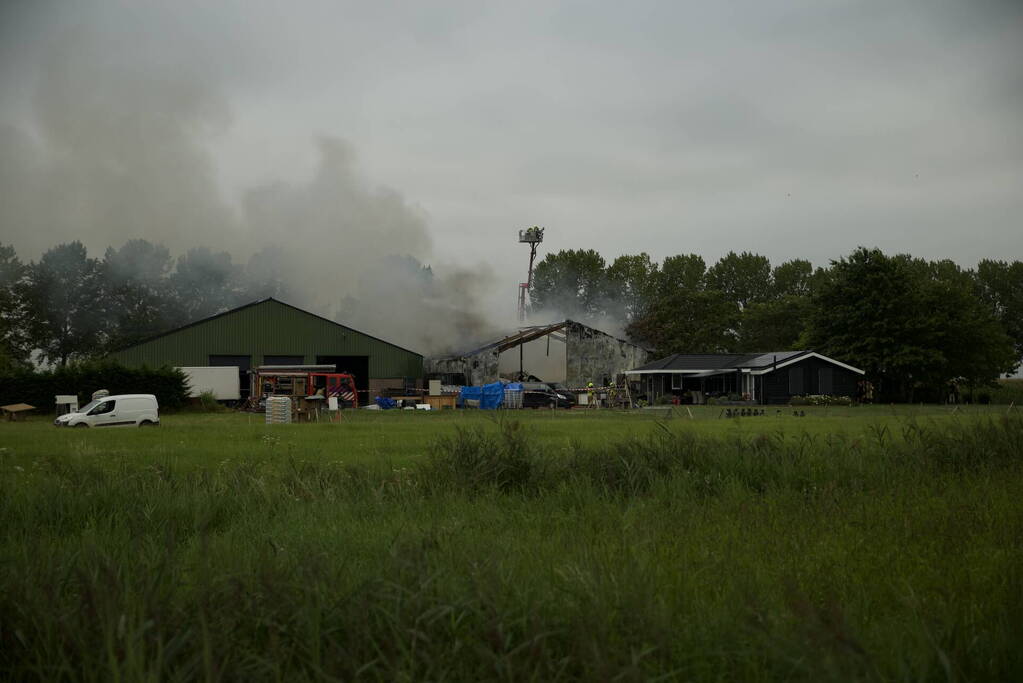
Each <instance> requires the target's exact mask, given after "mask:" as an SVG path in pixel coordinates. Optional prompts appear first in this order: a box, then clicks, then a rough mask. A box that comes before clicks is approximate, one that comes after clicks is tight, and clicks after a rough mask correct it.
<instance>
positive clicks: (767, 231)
mask: <svg viewBox="0 0 1023 683" xmlns="http://www.w3.org/2000/svg"><path fill="white" fill-rule="evenodd" d="M0 45H2V47H0V159H2V161H0V163H2V164H3V166H2V167H0V241H4V242H12V243H14V244H15V246H16V247H18V249H19V251H20V252H22V253H23V254H24V255H25V256H28V257H35V256H36V255H37V254H38V252H39V251H41V250H42V249H44V248H46V247H49V246H52V245H53V244H55V243H57V242H60V241H66V240H69V239H75V238H81V239H83V241H85V242H86V244H87V246H89V247H90V248H91V249H101V248H102V247H104V246H106V245H107V244H110V243H120V242H123V241H124V240H125V239H128V238H131V237H146V238H148V239H151V240H154V241H162V242H164V243H166V244H168V246H171V247H172V249H177V250H180V249H182V248H184V247H186V246H190V245H192V244H195V243H197V242H202V243H206V244H209V246H213V247H221V248H222V247H232V249H233V250H235V251H236V252H237V253H239V255H240V256H245V257H247V253H246V250H245V248H239V246H238V240H239V239H240V238H241V237H244V238H245V239H248V240H249V251H252V250H254V249H255V247H257V246H259V245H262V244H264V243H266V242H267V241H271V242H272V241H273V239H274V235H273V234H272V233H273V229H272V227H270V226H269V225H268V223H267V219H266V216H272V217H277V218H278V219H279V220H280V221H282V222H291V223H296V222H301V223H302V224H303V225H302V226H298V227H295V226H294V225H290V226H289V227H288V230H289V231H292V232H293V233H294V234H298V235H301V237H302V239H304V240H306V241H307V243H309V244H313V243H316V242H317V241H318V240H319V238H320V236H321V232H320V231H328V230H332V229H333V228H332V227H331V226H332V225H334V224H335V222H333V221H332V218H331V216H333V215H334V214H333V213H331V212H332V211H333V212H340V213H345V205H344V204H343V203H336V202H335V203H334V204H330V206H329V207H328V204H327V203H324V204H316V205H314V208H311V209H310V208H308V207H306V208H304V209H301V210H300V209H298V208H297V207H296V206H295V204H296V203H301V202H302V201H303V197H307V196H315V197H317V198H319V199H318V200H317V201H319V200H322V199H324V196H325V195H329V194H330V193H331V190H330V187H329V185H328V186H324V183H325V182H328V181H329V180H330V178H332V177H334V176H329V174H328V176H324V164H325V163H326V162H325V161H324V159H325V157H324V154H325V152H324V149H326V148H325V147H324V145H325V144H326V145H328V146H332V145H335V144H336V145H341V147H330V148H331V149H335V150H337V149H344V150H345V151H344V152H343V153H342V156H343V157H344V158H345V159H347V161H345V162H344V164H342V165H341V166H338V165H336V164H335V165H334V166H333V168H334V170H335V171H337V172H339V173H341V174H342V175H346V176H347V177H348V181H337V182H339V183H340V185H341V186H344V187H347V188H348V189H344V190H343V191H341V192H340V193H339V195H338V196H340V197H345V196H356V195H357V198H358V199H357V203H358V202H362V206H363V209H362V210H361V213H360V214H359V216H358V221H357V220H356V219H355V218H353V217H351V216H349V217H348V218H346V219H344V220H340V221H337V222H336V223H337V224H338V225H339V226H340V227H339V229H340V230H342V231H343V230H356V229H357V228H356V227H355V226H356V224H357V223H358V224H359V225H361V226H362V227H361V228H358V229H359V230H363V231H364V232H365V234H364V235H363V236H361V237H358V238H356V239H355V241H354V242H352V244H355V245H357V246H359V245H364V244H367V243H368V242H370V241H373V240H374V239H377V238H375V237H374V235H375V234H378V235H385V236H388V237H385V238H384V241H385V242H386V244H384V245H382V246H381V247H380V248H379V249H376V247H374V249H375V250H376V251H386V250H397V251H401V250H402V249H405V248H406V247H407V251H408V253H411V254H412V255H414V256H416V257H418V258H421V259H422V260H424V261H427V262H431V263H435V264H439V266H440V267H444V264H449V265H458V266H464V267H468V268H471V269H477V268H481V267H482V268H484V269H486V268H489V269H490V272H492V273H493V274H494V276H495V278H496V284H495V288H494V290H493V292H490V293H488V294H487V296H493V297H495V298H494V300H495V301H502V302H507V305H508V306H509V309H510V308H511V306H512V305H513V301H514V283H515V282H517V281H518V280H519V279H521V278H522V277H523V276H524V272H522V271H524V266H525V262H526V258H525V250H524V249H520V248H519V245H517V244H516V242H515V234H516V230H517V229H518V228H521V227H528V226H530V225H533V224H540V225H544V226H546V227H547V228H548V230H547V241H546V243H545V245H544V251H552V250H557V249H561V248H578V247H584V248H594V249H597V250H598V251H600V252H601V253H602V254H603V255H604V256H605V257H607V258H608V259H609V260H610V259H612V258H614V257H615V256H617V255H619V254H622V253H636V252H639V251H646V252H648V253H650V254H651V256H652V257H654V258H655V259H656V260H661V259H663V258H664V257H665V256H668V255H671V254H676V253H685V252H697V253H700V254H702V255H703V256H704V257H705V258H706V259H707V261H708V262H713V261H715V260H717V259H718V258H719V257H720V256H722V255H723V254H725V253H726V252H728V251H729V250H736V251H742V250H751V251H757V252H760V253H762V254H764V255H766V256H769V257H770V258H771V259H772V261H774V262H775V263H777V262H780V261H782V260H785V259H789V258H794V257H802V258H808V259H810V260H812V261H814V262H815V263H818V264H823V263H826V262H827V260H828V259H830V258H836V257H839V256H842V255H845V254H847V253H848V252H849V251H851V250H852V249H853V248H855V247H856V246H858V245H867V246H879V247H881V248H883V249H885V250H886V251H890V252H896V251H907V252H910V253H912V254H914V255H917V256H922V257H928V258H952V259H954V260H956V261H958V262H960V263H962V264H963V265H973V264H975V263H976V261H977V260H979V259H981V258H986V257H989V258H1005V259H1018V258H1023V225H1021V220H1020V216H1021V215H1023V135H1021V125H1020V122H1021V121H1023V3H1017V2H1010V1H1004V2H988V1H983V0H982V1H979V2H950V1H947V0H919V1H906V2H898V1H887V2H881V1H877V2H874V1H863V2H852V1H848V0H785V1H777V2H758V1H746V2H702V3H694V2H629V3H620V2H537V3H530V2H524V3H507V2H505V3H497V2H470V1H464V2H431V3H401V2H374V3H351V2H327V1H322V2H309V1H303V2H286V3H285V2H269V1H264V0H250V1H245V2H242V1H240V0H237V1H234V2H215V3H210V2H198V1H192V0H189V1H186V2H181V1H176V2H128V1H127V0H124V1H121V2H117V1H115V0H95V1H92V0H90V1H83V2H26V1H21V2H19V1H9V2H5V3H4V4H3V9H2V10H0ZM325 140H326V141H330V140H343V141H345V142H344V143H340V142H337V143H334V142H323V141H325ZM327 165H329V164H327ZM342 166H343V168H342ZM110 169H115V170H116V169H119V170H118V171H117V172H111V171H110ZM325 178H326V179H325ZM335 180H336V178H335ZM346 182H350V183H351V187H348V186H347V185H345V183H346ZM381 187H383V188H390V189H388V190H385V191H381V190H380V189H379V188H381ZM317 188H318V189H317ZM352 188H355V189H352ZM346 192H347V193H349V194H348V195H346ZM353 192H354V193H355V195H351V193H353ZM381 192H382V194H381ZM303 193H306V194H303ZM360 193H361V194H360ZM60 194H69V195H71V196H70V197H68V196H65V197H62V198H60V199H55V195H60ZM385 195H386V196H385ZM281 196H286V197H287V198H288V199H287V201H288V202H290V204H289V206H291V209H289V210H288V211H285V210H284V209H283V208H281V207H278V208H275V209H267V208H266V202H267V201H271V202H272V201H276V200H275V199H273V198H274V197H276V198H280V197H281ZM111 197H116V199H111ZM260 197H262V200H261V199H259V198H260ZM97 198H105V199H97ZM253 206H259V207H262V208H261V210H262V211H263V213H262V216H263V218H262V219H258V220H257V218H258V217H257V218H254V217H253V213H252V207H253ZM315 206H321V207H324V208H323V210H322V211H319V210H318V209H316V208H315ZM281 211H285V212H284V213H281ZM359 221H362V222H361V223H359ZM179 223H186V224H187V225H184V224H179ZM378 223H379V225H378ZM260 226H262V227H260ZM387 226H391V227H390V228H388V227H387ZM403 231H404V232H403ZM254 235H258V239H255V238H254V237H253V236H254ZM406 241H407V242H408V244H405V242H406ZM325 244H326V245H328V246H332V247H336V248H343V246H344V245H345V244H346V241H345V239H344V238H343V237H342V238H336V237H335V238H331V239H327V240H326V242H325ZM232 245H233V246H232ZM541 253H543V252H541Z"/></svg>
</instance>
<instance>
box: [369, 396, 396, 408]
mask: <svg viewBox="0 0 1023 683" xmlns="http://www.w3.org/2000/svg"><path fill="white" fill-rule="evenodd" d="M374 400H375V401H376V403H377V405H378V406H380V409H381V410H389V409H391V408H397V407H398V404H397V403H395V401H394V399H393V398H387V397H386V396H377V397H376V398H375V399H374Z"/></svg>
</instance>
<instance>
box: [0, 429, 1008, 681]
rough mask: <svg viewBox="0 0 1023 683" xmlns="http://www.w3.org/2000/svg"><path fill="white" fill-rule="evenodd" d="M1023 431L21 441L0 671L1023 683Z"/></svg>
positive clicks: (34, 674) (3, 591)
mask: <svg viewBox="0 0 1023 683" xmlns="http://www.w3.org/2000/svg"><path fill="white" fill-rule="evenodd" d="M1021 454H1023V418H1019V417H1015V416H1012V415H1008V416H1002V417H999V418H991V419H983V420H973V421H969V422H963V423H962V424H957V423H951V424H946V425H937V424H933V423H928V422H913V421H909V422H906V423H904V424H903V425H902V426H901V427H900V428H899V432H898V433H895V434H893V433H892V432H891V431H890V428H889V427H888V426H887V425H885V426H878V428H877V429H875V430H873V431H870V432H868V433H867V435H866V436H856V437H854V436H835V437H828V436H819V435H811V434H799V435H795V436H792V435H785V434H783V433H777V434H771V433H766V434H742V435H733V436H731V437H728V438H712V437H706V436H697V435H694V434H693V433H692V432H691V431H689V430H687V429H686V425H685V423H681V422H679V421H675V422H673V423H669V424H664V425H662V426H661V427H660V428H659V429H657V430H656V433H654V434H653V435H647V436H644V437H634V438H622V439H617V440H611V441H609V442H607V443H605V444H604V445H602V446H593V445H592V444H590V445H583V444H568V445H564V444H561V445H558V446H555V447H547V446H546V445H545V444H544V443H538V442H537V440H536V439H533V438H531V437H530V434H529V433H528V431H527V430H526V429H525V428H523V426H522V425H520V424H519V423H517V422H515V421H513V420H508V419H505V420H499V421H497V422H496V423H495V424H494V425H493V426H490V427H486V428H471V427H470V428H466V429H461V430H459V431H458V432H456V433H455V434H454V435H453V436H449V437H446V438H442V439H439V440H438V441H437V442H436V443H435V444H434V445H433V447H432V448H431V452H430V455H429V457H428V458H427V459H426V460H425V461H424V462H422V463H421V464H419V465H415V466H411V467H408V468H393V467H384V466H366V465H362V466H356V465H351V464H344V463H341V462H330V461H326V460H317V461H316V462H303V461H302V460H301V459H299V458H298V457H297V456H296V455H295V454H291V455H287V456H283V459H282V460H281V461H279V462H271V461H266V460H258V461H230V462H228V461H225V462H221V463H219V464H218V465H216V466H210V467H208V468H199V469H197V468H194V467H187V468H186V467H180V466H179V465H178V464H176V463H175V461H174V459H173V457H170V456H168V455H166V454H163V455H158V456H153V457H145V456H139V455H138V454H112V455H111V456H110V457H109V460H108V461H105V462H96V461H94V460H89V461H84V460H83V461H76V460H74V459H69V458H66V457H56V456H54V457H45V458H41V459H38V460H35V461H34V462H31V463H29V462H26V461H24V460H17V459H13V458H11V457H9V456H7V455H5V454H4V453H2V452H0V522H2V525H0V678H12V679H45V680H59V679H64V680H119V679H120V680H194V679H202V680H241V679H244V680H281V679H288V680H352V679H368V680H441V679H445V680H524V679H525V680H580V679H583V680H647V679H652V678H658V677H662V678H664V679H678V680H724V679H730V680H775V679H786V680H791V679H795V680H815V681H816V680H1020V679H1021V678H1023V654H1021V652H1020V649H1019V648H1018V647H1017V645H1018V642H1017V641H1018V627H1019V624H1020V622H1019V619H1020V614H1023V570H1021V567H1023V564H1021V559H1023V540H1021V539H1023V508H1021V504H1020V502H1019V501H1020V500H1023V455H1021Z"/></svg>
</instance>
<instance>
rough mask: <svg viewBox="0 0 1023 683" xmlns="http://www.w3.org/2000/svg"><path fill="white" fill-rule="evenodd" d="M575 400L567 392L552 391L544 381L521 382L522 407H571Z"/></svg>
mask: <svg viewBox="0 0 1023 683" xmlns="http://www.w3.org/2000/svg"><path fill="white" fill-rule="evenodd" d="M573 405H575V402H574V401H573V400H572V399H571V398H569V396H568V395H567V394H563V393H561V392H558V391H554V389H551V388H550V387H549V386H548V385H547V384H545V383H544V382H523V383H522V407H523V408H551V407H554V408H571V407H572V406H573Z"/></svg>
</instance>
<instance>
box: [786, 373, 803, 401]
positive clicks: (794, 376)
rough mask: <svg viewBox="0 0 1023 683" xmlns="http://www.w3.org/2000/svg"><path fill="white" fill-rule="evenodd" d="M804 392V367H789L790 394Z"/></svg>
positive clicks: (794, 394) (796, 394)
mask: <svg viewBox="0 0 1023 683" xmlns="http://www.w3.org/2000/svg"><path fill="white" fill-rule="evenodd" d="M802 393H803V368H800V367H793V368H789V394H790V395H792V396H798V395H800V394H802Z"/></svg>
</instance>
